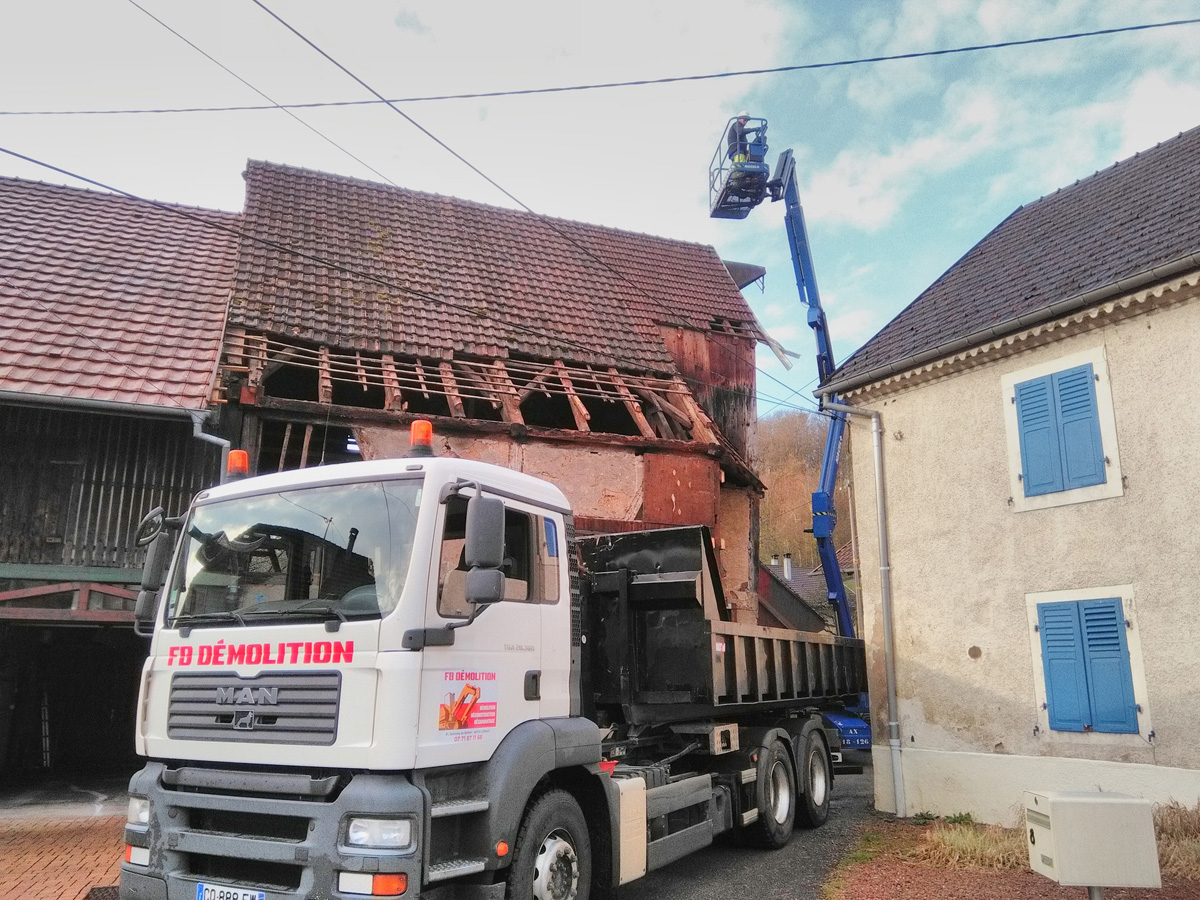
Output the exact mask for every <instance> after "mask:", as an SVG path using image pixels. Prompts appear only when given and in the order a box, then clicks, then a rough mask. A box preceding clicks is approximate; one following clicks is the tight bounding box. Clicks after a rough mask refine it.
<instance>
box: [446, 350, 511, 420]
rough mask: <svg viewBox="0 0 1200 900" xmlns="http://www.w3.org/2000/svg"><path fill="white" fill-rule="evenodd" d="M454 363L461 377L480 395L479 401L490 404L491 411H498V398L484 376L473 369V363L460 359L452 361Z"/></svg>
mask: <svg viewBox="0 0 1200 900" xmlns="http://www.w3.org/2000/svg"><path fill="white" fill-rule="evenodd" d="M454 363H455V365H457V366H458V371H459V372H460V373H461V374H462V375H465V376H466V377H467V380H468V381H470V382H471V383H472V384H473V385H474V386H475V389H476V390H477V391H479V393H480V394H481V395H482V396H481V397H480V399H481V400H486V401H487V402H488V403H490V404H492V408H493V409H500V405H501V404H500V398H499V397H497V396H496V389H495V388H494V387H493V386H492V383H491V382H490V381H488V379H487V377H486V375H483V374H480V372H478V371H477V370H476V369H475V365H474V364H473V363H469V362H465V361H464V360H461V359H456V360H454Z"/></svg>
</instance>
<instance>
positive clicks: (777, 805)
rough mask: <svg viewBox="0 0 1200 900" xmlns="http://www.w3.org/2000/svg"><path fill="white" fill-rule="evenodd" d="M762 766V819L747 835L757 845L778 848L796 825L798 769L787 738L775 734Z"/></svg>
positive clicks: (787, 839) (765, 751) (764, 753)
mask: <svg viewBox="0 0 1200 900" xmlns="http://www.w3.org/2000/svg"><path fill="white" fill-rule="evenodd" d="M758 770H759V772H760V779H759V783H758V792H757V793H758V820H757V821H755V823H754V824H753V825H752V826H751V827H750V832H749V834H748V835H747V836H748V837H749V838H750V843H751V844H753V845H754V846H756V847H762V848H764V849H766V850H777V849H778V848H780V847H782V846H783V845H784V844H786V843H787V842H788V841H789V840H790V839H791V837H792V829H793V828H794V827H795V826H796V773H795V771H794V770H793V769H792V757H791V755H790V754H789V753H788V751H787V747H785V746H784V743H783V741H781V740H780V739H779V738H775V739H774V740H772V741H771V743H770V744H769V745H768V746H767V747H766V748H765V749H764V751H763V758H762V760H761V761H760V762H759V767H758Z"/></svg>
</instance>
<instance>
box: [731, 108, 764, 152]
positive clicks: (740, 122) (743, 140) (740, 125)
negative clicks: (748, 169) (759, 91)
mask: <svg viewBox="0 0 1200 900" xmlns="http://www.w3.org/2000/svg"><path fill="white" fill-rule="evenodd" d="M749 121H750V113H748V112H740V113H738V115H737V118H736V119H735V120H734V122H733V124H732V125H730V126H729V137H728V138H727V142H728V148H729V149H728V152H729V159H730V161H731V162H735V163H744V162H746V160H747V159H749V153H750V138H749V137H748V135H754V136H756V137H757V135H758V133H759V131H760V126H757V125H756V126H754V127H753V128H747V127H746V123H747V122H749Z"/></svg>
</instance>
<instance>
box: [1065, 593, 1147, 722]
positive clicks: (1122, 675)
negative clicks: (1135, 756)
mask: <svg viewBox="0 0 1200 900" xmlns="http://www.w3.org/2000/svg"><path fill="white" fill-rule="evenodd" d="M1079 614H1080V619H1081V621H1082V625H1083V648H1084V660H1085V663H1086V665H1087V676H1088V685H1089V687H1090V688H1091V710H1092V728H1094V729H1095V730H1096V731H1109V732H1117V733H1119V734H1137V730H1138V722H1137V707H1136V706H1135V704H1134V699H1133V672H1132V670H1131V669H1130V665H1129V644H1128V641H1127V640H1126V638H1125V613H1124V611H1123V610H1122V608H1121V600H1120V598H1118V597H1110V598H1108V599H1105V600H1081V601H1080V602H1079Z"/></svg>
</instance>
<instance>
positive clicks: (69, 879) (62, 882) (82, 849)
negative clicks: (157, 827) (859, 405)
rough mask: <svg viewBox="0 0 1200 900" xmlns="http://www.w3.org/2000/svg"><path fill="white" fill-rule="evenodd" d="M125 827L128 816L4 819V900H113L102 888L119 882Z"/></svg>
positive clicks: (0, 829) (0, 852) (0, 868)
mask: <svg viewBox="0 0 1200 900" xmlns="http://www.w3.org/2000/svg"><path fill="white" fill-rule="evenodd" d="M47 812H48V811H47ZM124 826H125V816H124V815H117V816H110V815H101V816H89V815H71V814H70V813H67V814H64V815H62V816H55V815H48V814H46V812H42V813H39V814H38V815H31V816H21V817H19V818H10V817H8V816H5V817H2V818H0V898H3V900H108V898H113V900H115V898H116V895H117V893H116V890H115V889H114V890H111V891H106V890H102V889H103V888H110V887H113V886H115V885H116V884H117V882H118V881H120V878H121V854H122V853H123V852H124V850H125V841H124Z"/></svg>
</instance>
